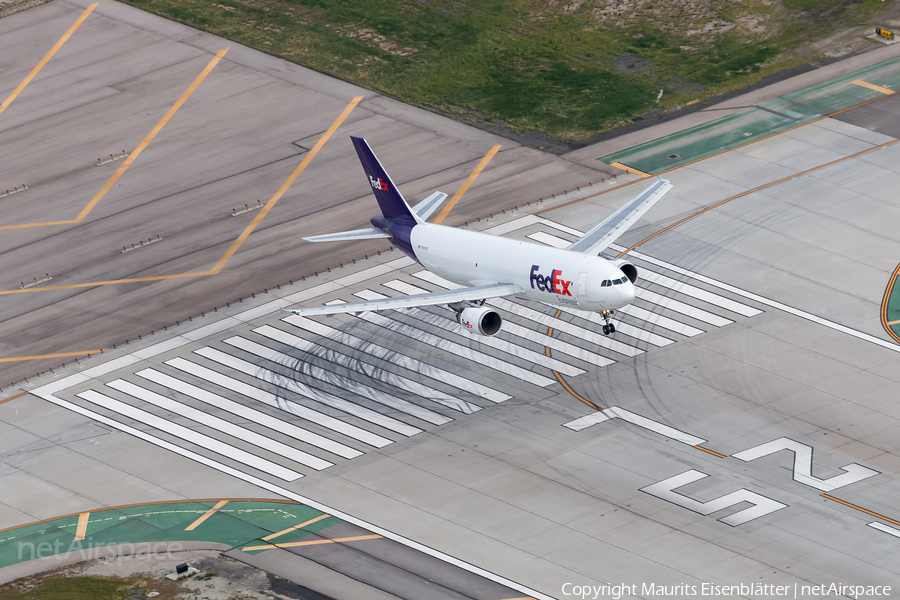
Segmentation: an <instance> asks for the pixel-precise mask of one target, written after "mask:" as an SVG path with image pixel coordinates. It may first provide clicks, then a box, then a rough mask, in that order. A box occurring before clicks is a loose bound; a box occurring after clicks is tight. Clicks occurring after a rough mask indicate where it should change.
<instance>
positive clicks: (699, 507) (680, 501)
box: [641, 469, 787, 527]
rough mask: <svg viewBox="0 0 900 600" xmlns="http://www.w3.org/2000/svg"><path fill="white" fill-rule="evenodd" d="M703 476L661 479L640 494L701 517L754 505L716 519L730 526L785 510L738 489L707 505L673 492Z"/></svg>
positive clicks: (690, 473)
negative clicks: (675, 505)
mask: <svg viewBox="0 0 900 600" xmlns="http://www.w3.org/2000/svg"><path fill="white" fill-rule="evenodd" d="M705 477H709V475H707V474H706V473H701V472H700V471H697V470H696V469H691V470H689V471H685V472H684V473H681V474H679V475H675V476H674V477H669V478H668V479H664V480H663V481H660V482H659V483H654V484H653V485H648V486H647V487H645V488H641V491H642V492H645V493H647V494H650V495H651V496H656V497H657V498H660V499H662V500H666V501H668V502H671V503H673V504H677V505H678V506H681V507H683V508H686V509H688V510H691V511H693V512H695V513H700V514H701V515H704V516H706V515H711V514H713V513H715V512H719V511H720V510H724V509H726V508H728V507H730V506H735V505H737V504H741V503H742V502H749V503H750V504H752V505H753V506H751V507H750V508H745V509H744V510H740V511H738V512H736V513H734V514H732V515H728V516H727V517H722V518H721V519H718V520H719V521H721V522H722V523H725V524H726V525H730V526H732V527H737V526H738V525H743V524H744V523H747V522H748V521H752V520H754V519H758V518H759V517H762V516H764V515H768V514H771V513H773V512H775V511H777V510H781V509H782V508H785V507H787V504H783V503H781V502H777V501H775V500H772V499H771V498H766V497H765V496H763V495H761V494H757V493H756V492H751V491H750V490H748V489H744V488H741V489H740V490H737V491H736V492H731V493H730V494H725V495H724V496H720V497H718V498H714V499H713V500H710V501H708V502H700V501H699V500H694V499H693V498H689V497H687V496H685V495H683V494H679V493H678V492H676V491H675V490H676V489H678V488H680V487H683V486H685V485H688V484H689V483H693V482H695V481H699V480H701V479H703V478H705Z"/></svg>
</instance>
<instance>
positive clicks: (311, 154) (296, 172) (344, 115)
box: [210, 96, 363, 274]
mask: <svg viewBox="0 0 900 600" xmlns="http://www.w3.org/2000/svg"><path fill="white" fill-rule="evenodd" d="M362 98H363V97H362V96H357V97H356V98H354V99H353V100H352V101H351V102H350V104H348V105H347V108H345V109H344V112H342V113H341V116H339V117H338V118H337V120H336V121H335V122H334V123H332V124H331V127H329V128H328V131H326V132H325V135H323V136H322V137H321V138H319V141H318V142H316V145H315V146H313V149H312V150H310V151H309V152H308V153H307V154H306V157H305V158H304V159H303V162H301V163H300V166H298V167H297V168H296V169H294V172H293V173H291V176H290V177H288V178H287V181H285V182H284V184H283V185H282V186H281V188H279V190H278V191H277V192H275V195H274V196H272V197H271V198H270V199H269V201H268V202H266V205H265V206H263V208H262V210H261V211H259V214H258V215H256V218H255V219H253V222H252V223H250V225H248V226H247V228H246V229H244V231H243V233H241V235H239V236H238V239H236V240H235V241H234V243H233V244H232V245H231V247H230V248H229V249H228V250H227V251H226V252H225V254H224V255H223V256H222V258H221V259H219V262H218V263H216V266H215V267H213V268H212V271H210V272H211V273H212V274H215V273H218V272H219V271H221V270H222V267H224V266H225V263H227V262H228V260H229V259H230V258H231V257H232V256H233V255H234V253H235V252H237V250H238V248H240V247H241V244H243V243H244V241H245V240H246V239H247V237H248V236H249V235H250V234H251V233H252V232H253V230H254V229H256V226H257V225H259V223H260V222H261V221H262V220H263V218H264V217H265V216H266V215H267V214H269V211H270V210H272V207H273V206H275V203H276V202H278V201H279V200H280V199H281V197H282V196H283V195H284V193H285V192H287V191H288V188H290V187H291V185H293V183H294V181H296V179H297V178H298V177H299V176H300V174H301V173H302V172H303V171H304V170H305V169H306V166H307V165H308V164H309V162H310V161H311V160H312V159H313V158H315V156H316V154H318V153H319V150H321V149H322V146H324V145H325V142H327V141H328V138H330V137H331V136H332V135H333V134H334V132H335V131H336V130H337V128H338V127H340V126H341V123H343V122H344V119H346V118H347V117H348V116H350V113H351V112H353V109H354V108H356V105H357V104H359V102H360V100H362Z"/></svg>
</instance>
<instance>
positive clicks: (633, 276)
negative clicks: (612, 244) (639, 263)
mask: <svg viewBox="0 0 900 600" xmlns="http://www.w3.org/2000/svg"><path fill="white" fill-rule="evenodd" d="M612 264H614V265H616V266H617V267H619V269H620V270H621V271H622V272H623V273H625V277H627V278H628V279H629V280H630V281H631V283H635V282H637V278H638V270H637V267H636V266H634V265H633V264H631V263H630V262H628V261H627V260H625V259H624V258H620V259H618V260H614V261H612Z"/></svg>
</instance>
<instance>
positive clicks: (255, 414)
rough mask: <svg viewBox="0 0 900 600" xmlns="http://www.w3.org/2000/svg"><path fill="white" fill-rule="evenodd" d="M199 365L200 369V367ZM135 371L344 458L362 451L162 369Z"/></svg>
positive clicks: (176, 362)
mask: <svg viewBox="0 0 900 600" xmlns="http://www.w3.org/2000/svg"><path fill="white" fill-rule="evenodd" d="M170 363H172V366H175V365H176V364H181V363H187V365H191V364H193V363H190V362H188V361H186V360H184V359H183V358H176V359H174V360H172V361H170ZM198 366H199V365H198ZM200 368H201V369H202V368H203V367H200ZM182 370H183V369H182ZM213 372H214V371H213ZM136 375H138V376H139V377H143V378H144V379H148V380H150V381H152V382H154V383H157V384H159V385H161V386H164V387H167V388H169V389H171V390H175V391H176V392H179V393H181V394H184V395H186V396H190V397H191V398H194V399H196V400H199V401H201V402H205V403H206V404H209V405H211V406H215V407H216V408H221V409H222V410H226V411H228V412H230V413H232V414H235V415H237V416H239V417H240V418H242V419H247V420H248V421H252V422H254V423H258V424H259V425H261V426H263V427H266V428H268V429H271V430H273V431H277V432H278V433H281V434H284V435H287V436H290V437H292V438H294V439H296V440H299V441H301V442H305V443H307V444H309V445H311V446H316V447H317V448H321V449H322V450H326V451H328V452H331V453H333V454H337V455H338V456H341V457H343V458H356V457H357V456H361V455H362V452H360V451H359V450H356V449H354V448H351V447H350V446H345V445H344V444H341V443H339V442H335V441H334V440H330V439H328V438H327V437H324V436H321V435H319V434H317V433H313V432H311V431H307V430H306V429H303V428H302V427H297V426H296V425H292V424H291V423H288V422H286V421H285V420H284V419H279V418H277V417H273V416H272V415H269V414H266V413H264V412H260V411H258V410H256V409H255V408H250V407H249V406H245V405H243V404H241V403H240V402H235V401H233V400H229V399H228V398H225V397H224V396H220V395H219V394H214V393H212V392H209V391H207V390H204V389H203V388H199V387H197V386H196V385H192V384H190V383H187V382H185V381H181V380H180V379H176V378H175V377H172V376H170V375H167V374H165V373H161V372H160V371H157V370H155V369H144V370H143V371H138V372H137V373H136ZM269 400H270V402H269V404H270V405H271V406H277V405H276V403H275V398H274V397H272V398H270V399H269Z"/></svg>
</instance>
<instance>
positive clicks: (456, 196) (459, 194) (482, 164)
mask: <svg viewBox="0 0 900 600" xmlns="http://www.w3.org/2000/svg"><path fill="white" fill-rule="evenodd" d="M502 147H503V146H494V147H493V148H491V149H490V150H488V153H487V154H485V155H484V158H482V159H481V162H480V163H478V166H477V167H475V170H474V171H472V173H471V174H470V175H469V177H468V178H467V179H466V180H465V181H464V182H463V184H462V186H461V187H460V188H459V189H458V190H457V191H456V193H455V194H453V198H451V199H450V202H448V203H447V206H445V207H444V208H443V210H441V212H440V214H439V215H438V216H437V217H436V218H435V219H434V221H432V223H433V224H435V225H440V223H441V221H443V220H444V219H445V218H446V217H447V215H449V214H450V211H451V210H453V207H454V206H456V203H457V202H459V199H460V198H462V196H463V194H465V193H466V191H467V190H468V189H469V186H470V185H472V182H473V181H475V178H476V177H478V175H479V174H480V173H481V172H482V171H483V170H484V168H485V167H486V166H487V165H488V163H489V162H491V159H492V158H494V156H495V155H496V154H497V152H499V151H500V148H502Z"/></svg>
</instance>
